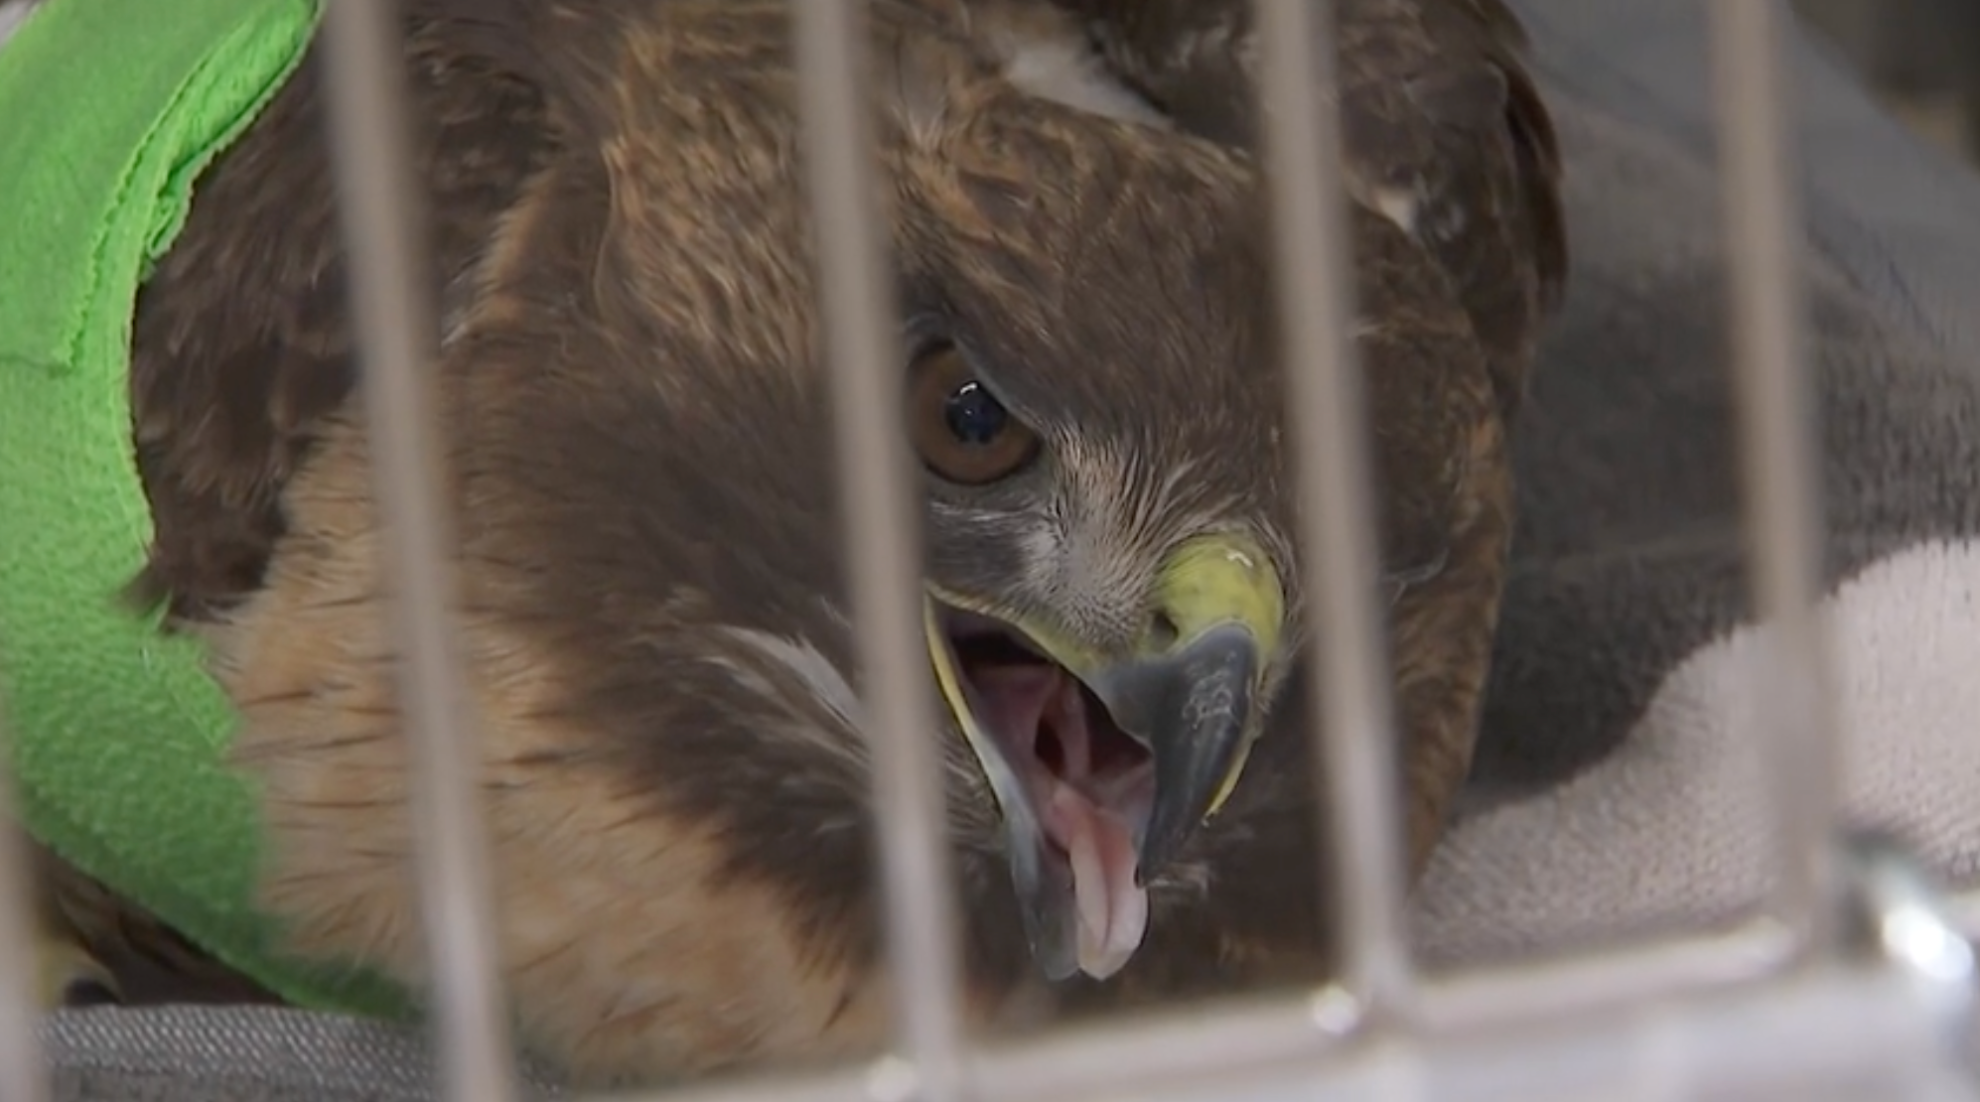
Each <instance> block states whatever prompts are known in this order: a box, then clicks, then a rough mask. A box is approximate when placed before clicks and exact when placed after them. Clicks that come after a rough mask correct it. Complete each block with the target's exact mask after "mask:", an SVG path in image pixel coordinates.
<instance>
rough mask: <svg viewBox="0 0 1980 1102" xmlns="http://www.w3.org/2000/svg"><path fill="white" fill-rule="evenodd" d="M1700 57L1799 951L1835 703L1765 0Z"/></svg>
mask: <svg viewBox="0 0 1980 1102" xmlns="http://www.w3.org/2000/svg"><path fill="white" fill-rule="evenodd" d="M1707 7H1708V8H1709V9H1710V10H1711V13H1712V15H1711V18H1712V23H1711V28H1712V34H1711V38H1712V42H1711V46H1712V49H1711V52H1712V65H1713V82H1714V90H1715V95H1716V98H1717V100H1718V103H1717V108H1718V111H1719V115H1720V120H1721V121H1720V123H1719V151H1720V156H1721V157H1722V158H1723V164H1722V165H1721V169H1720V171H1721V188H1722V193H1721V204H1722V205H1721V210H1722V211H1723V212H1724V214H1723V216H1722V217H1723V218H1724V219H1725V224H1726V225H1727V226H1728V228H1729V233H1728V235H1727V240H1728V243H1729V248H1728V249H1727V253H1728V265H1729V267H1728V274H1729V275H1730V277H1731V278H1730V287H1729V295H1730V300H1731V306H1732V321H1733V329H1734V332H1733V343H1734V351H1735V354H1736V359H1737V363H1736V364H1735V367H1734V374H1735V385H1736V388H1737V389H1736V396H1737V399H1738V406H1739V431H1740V459H1741V475H1742V482H1743V490H1744V498H1745V506H1744V517H1745V523H1746V529H1747V562H1748V570H1749V577H1751V578H1752V580H1753V582H1752V584H1753V587H1754V593H1755V597H1756V599H1757V605H1758V611H1759V613H1760V617H1761V626H1762V628H1763V635H1762V638H1763V642H1764V644H1765V646H1764V649H1763V651H1762V654H1763V658H1762V662H1763V663H1764V666H1763V670H1764V674H1763V680H1762V681H1761V682H1760V684H1758V685H1757V686H1755V688H1757V689H1758V690H1759V693H1760V695H1759V697H1758V699H1759V700H1760V701H1761V702H1763V706H1764V708H1765V709H1766V719H1765V721H1764V722H1765V723H1766V738H1767V740H1768V742H1767V749H1768V753H1769V754H1770V760H1769V762H1768V770H1767V772H1768V774H1769V775H1770V776H1771V777H1772V778H1773V781H1772V791H1771V793H1770V796H1771V797H1772V799H1773V801H1774V813H1775V816H1776V825H1777V830H1778V835H1777V837H1778V844H1779V846H1780V847H1781V848H1780V852H1781V855H1782V858H1783V860H1782V862H1781V879H1780V881H1779V883H1778V884H1777V885H1776V886H1775V889H1774V891H1773V893H1772V898H1771V899H1770V901H1769V902H1770V905H1771V906H1770V909H1771V910H1772V912H1773V916H1774V917H1775V918H1777V919H1778V920H1780V921H1781V922H1783V923H1785V924H1786V925H1787V926H1788V927H1789V928H1790V929H1791V930H1792V931H1793V932H1794V934H1795V935H1796V937H1797V939H1798V940H1799V941H1800V943H1801V951H1800V952H1799V953H1798V954H1797V956H1798V957H1800V958H1801V959H1804V960H1805V959H1809V958H1810V957H1811V956H1814V955H1820V954H1822V953H1825V952H1827V951H1828V949H1829V948H1831V946H1832V944H1833V938H1834V930H1833V929H1832V927H1833V926H1834V925H1835V923H1834V916H1833V915H1832V914H1831V913H1830V912H1831V911H1832V910H1833V903H1832V898H1831V892H1832V886H1833V884H1834V877H1835V858H1834V843H1833V839H1832V837H1831V831H1832V830H1833V823H1832V818H1831V817H1832V815H1833V814H1834V809H1835V807H1836V805H1837V793H1836V786H1837V770H1838V765H1837V754H1838V748H1837V739H1838V737H1839V732H1838V729H1837V728H1838V722H1837V719H1836V702H1835V696H1834V692H1833V681H1832V674H1831V670H1832V662H1833V658H1832V656H1831V654H1830V650H1829V640H1828V636H1827V633H1826V632H1825V631H1824V630H1823V624H1822V623H1821V619H1820V616H1819V612H1818V609H1819V605H1818V602H1819V601H1820V599H1821V590H1822V583H1821V566H1822V558H1823V542H1822V541H1823V538H1824V535H1825V532H1824V528H1823V522H1822V503H1821V498H1820V496H1819V494H1820V484H1819V482H1820V476H1819V473H1818V472H1819V471H1820V467H1819V466H1818V463H1819V461H1820V455H1819V454H1818V452H1817V450H1816V446H1815V431H1816V428H1815V426H1816V422H1815V407H1814V404H1813V402H1812V401H1811V400H1810V394H1809V386H1808V384H1807V381H1806V379H1805V377H1804V374H1803V364H1804V360H1803V355H1804V351H1803V345H1802V339H1803V335H1802V323H1803V318H1802V302H1801V298H1800V295H1801V291H1800V287H1799V284H1798V275H1799V273H1798V264H1799V260H1800V257H1801V238H1800V232H1801V215H1800V206H1799V202H1798V199H1799V197H1798V195H1797V194H1796V193H1795V190H1794V186H1793V177H1792V172H1793V166H1794V154H1793V148H1792V147H1793V137H1792V135H1791V133H1790V132H1789V128H1788V119H1787V110H1786V105H1785V98H1786V73H1785V72H1784V69H1783V65H1782V62H1781V59H1780V55H1781V48H1780V37H1781V28H1780V21H1781V19H1782V18H1783V16H1782V13H1781V11H1780V9H1779V6H1777V0H1715V2H1714V3H1712V4H1709V5H1707Z"/></svg>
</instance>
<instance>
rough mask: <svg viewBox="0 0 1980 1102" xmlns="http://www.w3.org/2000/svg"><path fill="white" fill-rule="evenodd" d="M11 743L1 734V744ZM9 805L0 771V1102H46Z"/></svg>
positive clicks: (30, 921)
mask: <svg viewBox="0 0 1980 1102" xmlns="http://www.w3.org/2000/svg"><path fill="white" fill-rule="evenodd" d="M4 705H5V702H4V701H0V711H4ZM11 741H12V740H11V739H8V738H7V737H6V731H5V730H4V729H0V745H4V744H10V743H11ZM13 806H14V785H13V777H12V776H11V775H8V774H5V773H4V771H0V1102H47V1100H48V1096H49V1084H48V1068H47V1066H46V1062H45V1060H44V1059H43V1055H42V1051H41V1045H40V1043H39V1040H38V1038H37V1037H36V1036H35V1019H36V1017H37V1015H36V1013H35V999H34V992H35V987H36V983H37V982H38V977H39V975H40V970H39V967H38V965H39V962H38V961H37V960H36V959H35V944H34V928H35V923H34V910H33V908H34V904H35V898H34V891H33V884H32V882H31V881H30V880H29V879H28V862H27V846H26V845H24V844H23V841H22V838H21V834H20V827H19V825H18V820H17V819H15V817H14V815H13Z"/></svg>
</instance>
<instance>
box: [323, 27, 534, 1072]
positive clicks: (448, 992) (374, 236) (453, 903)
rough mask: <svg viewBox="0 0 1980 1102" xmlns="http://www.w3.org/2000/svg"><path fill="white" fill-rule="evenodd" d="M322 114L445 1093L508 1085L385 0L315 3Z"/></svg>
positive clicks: (431, 331)
mask: <svg viewBox="0 0 1980 1102" xmlns="http://www.w3.org/2000/svg"><path fill="white" fill-rule="evenodd" d="M323 33H324V36H325V37H324V42H325V46H326V50H325V57H326V65H327V68H328V77H329V80H328V83H329V94H328V96H327V101H328V111H327V115H328V122H329V140H330V146H331V153H332V160H333V161H334V162H335V164H334V168H335V171H336V184H337V194H338V207H339V210H340V212H341V215H342V219H343V227H342V228H343V234H344V239H345V247H346V249H347V250H348V252H349V256H350V275H349V280H348V283H349V287H350V293H351V309H352V319H353V326H354V329H355V330H356V337H357V349H358V358H359V361H360V363H361V365H362V368H361V370H362V376H363V385H362V386H361V387H360V388H359V391H360V393H361V394H362V395H363V396H364V409H365V418H366V423H367V428H368V429H369V430H370V440H371V466H372V472H371V473H372V486H373V491H374V493H376V494H377V497H378V504H379V516H378V525H379V528H380V530H381V533H382V535H383V539H382V541H381V543H382V545H383V548H384V555H385V577H386V579H387V584H388V585H391V586H393V587H394V588H395V589H396V593H395V594H394V600H393V602H392V603H393V605H394V614H395V616H396V618H397V623H396V624H395V625H394V626H395V627H396V628H397V629H398V631H399V633H400V637H401V638H402V639H403V640H404V642H405V645H404V646H402V647H401V648H400V656H399V664H400V676H399V691H400V695H401V699H402V700H403V702H404V703H403V708H404V714H405V716H406V718H407V720H408V722H407V723H406V727H407V728H408V730H407V735H408V736H409V746H408V749H409V751H410V754H409V758H410V765H411V770H412V781H413V784H412V786H411V788H410V792H409V796H410V800H411V807H410V808H409V809H408V813H409V814H410V816H411V820H412V825H413V835H414V837H413V851H414V860H415V864H416V866H417V868H416V872H417V875H418V878H419V884H420V888H419V893H420V903H421V907H420V911H421V915H422V916H423V918H424V920H425V935H426V947H427V954H428V957H429V959H430V960H431V961H432V987H433V992H434V996H435V997H434V999H433V1021H434V1027H435V1032H436V1035H437V1040H438V1044H439V1053H438V1056H439V1067H440V1075H441V1081H442V1082H443V1083H444V1084H446V1091H447V1093H448V1096H449V1097H453V1098H462V1099H467V1098H474V1099H481V1100H485V1102H509V1100H510V1099H513V1098H514V1097H515V1096H516V1091H517V1083H516V1081H515V1068H514V1063H513V1060H512V1059H511V1058H510V1057H509V1052H510V1047H511V1046H510V1038H509V1033H508V1024H509V1023H508V1015H507V1013H506V1010H505V1007H504V1005H503V996H502V990H501V977H500V974H499V972H498V969H497V961H498V959H499V958H498V950H497V946H496V931H495V921H494V915H495V913H496V909H495V908H494V907H493V906H491V905H490V904H491V903H492V901H493V898H494V896H493V889H492V887H491V886H490V877H489V871H488V864H489V854H488V844H487V839H486V836H485V831H484V827H483V824H482V816H481V810H480V807H481V804H480V795H481V786H480V779H479V777H480V755H479V754H477V753H476V752H475V750H474V744H473V742H472V741H471V737H472V736H471V735H470V733H469V732H470V730H471V725H472V723H473V720H472V718H471V716H472V711H473V707H472V698H471V696H470V694H469V692H468V689H467V682H466V677H465V667H464V664H463V656H462V655H461V653H460V647H459V643H458V641H457V639H456V637H455V633H454V620H453V606H454V585H453V581H452V578H451V576H450V574H449V572H448V569H447V563H448V562H450V561H452V558H453V556H452V555H451V554H450V552H451V550H452V542H453V533H452V530H451V529H452V523H451V521H450V520H449V519H448V518H450V517H451V516H452V509H451V508H450V507H449V506H448V505H447V496H446V494H445V493H444V492H443V489H442V487H443V486H444V485H445V477H446V472H445V470H444V469H443V467H442V462H443V458H442V453H441V450H440V448H439V447H438V446H437V443H436V440H435V436H436V433H435V432H434V429H435V427H436V424H437V419H436V417H435V412H436V410H437V408H438V403H437V402H436V400H435V395H434V394H433V390H434V387H433V383H432V379H433V372H432V371H430V370H428V365H429V364H430V363H431V362H432V361H433V359H434V358H435V356H436V355H437V354H438V350H439V339H440V337H439V322H438V314H437V313H436V312H435V310H434V307H433V303H432V301H431V298H432V295H431V293H430V291H429V290H428V288H429V286H430V285H431V279H430V267H431V264H430V260H429V258H428V257H427V256H426V255H425V254H424V252H423V251H421V249H420V246H419V243H420V242H423V241H425V240H426V236H425V234H424V233H423V232H421V231H422V230H423V229H424V219H425V213H424V210H423V209H422V208H423V206H424V203H423V201H422V200H420V199H419V198H418V197H417V196H418V193H419V189H418V188H417V187H415V184H414V179H415V178H414V176H413V167H412V141H411V136H410V128H409V127H408V126H407V124H406V117H407V108H408V104H409V103H410V102H411V97H410V96H409V95H408V93H407V91H406V87H405V84H406V75H405V65H404V63H403V62H402V61H401V58H402V56H403V51H402V48H401V45H400V44H401V41H402V39H403V33H404V32H403V31H402V29H401V26H400V20H399V7H398V5H397V4H396V3H392V2H384V3H380V2H378V0H361V2H353V0H330V2H329V4H328V6H327V9H326V10H325V12H324V25H323Z"/></svg>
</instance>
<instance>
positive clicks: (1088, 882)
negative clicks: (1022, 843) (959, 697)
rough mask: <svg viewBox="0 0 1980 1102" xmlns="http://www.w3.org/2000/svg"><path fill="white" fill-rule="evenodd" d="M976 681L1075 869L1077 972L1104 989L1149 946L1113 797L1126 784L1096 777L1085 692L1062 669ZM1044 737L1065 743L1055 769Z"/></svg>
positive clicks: (1008, 672) (1131, 846)
mask: <svg viewBox="0 0 1980 1102" xmlns="http://www.w3.org/2000/svg"><path fill="white" fill-rule="evenodd" d="M971 680H972V681H974V682H975V686H974V687H975V689H976V690H977V692H978V694H979V695H980V701H979V703H980V706H981V708H982V718H984V719H985V720H987V721H988V724H989V726H990V728H991V729H992V730H993V731H995V732H996V733H997V736H998V737H999V739H1000V740H1001V741H1003V743H1004V748H1005V752H1006V753H1007V754H1010V755H1011V756H1013V757H1014V758H1017V759H1019V761H1020V762H1021V763H1022V764H1021V767H1020V772H1021V773H1024V774H1026V775H1028V776H1029V777H1030V778H1031V783H1032V795H1033V799H1034V800H1035V801H1036V803H1035V805H1034V806H1036V807H1037V810H1038V816H1039V818H1040V820H1042V822H1041V824H1040V825H1041V826H1042V827H1043V828H1044V833H1045V836H1046V839H1047V840H1048V841H1049V842H1050V847H1048V848H1051V849H1054V850H1058V851H1062V853H1063V855H1064V859H1065V860H1066V862H1067V864H1068V866H1069V867H1070V872H1071V874H1072V876H1071V878H1072V888H1073V899H1072V901H1071V902H1072V903H1073V905H1074V910H1075V916H1076V918H1077V920H1078V931H1079V942H1078V954H1079V955H1078V962H1079V970H1080V971H1082V972H1084V973H1086V974H1087V975H1089V976H1091V977H1093V978H1094V979H1106V978H1107V977H1109V976H1111V975H1113V974H1114V973H1115V972H1117V971H1119V970H1120V969H1121V967H1122V966H1123V965H1125V964H1126V963H1127V962H1128V960H1129V959H1130V958H1131V957H1133V956H1134V952H1135V950H1136V949H1137V948H1139V947H1140V945H1141V939H1142V936H1143V934H1144V933H1146V931H1147V928H1148V892H1147V889H1145V888H1143V887H1142V886H1141V885H1140V884H1138V883H1136V881H1135V866H1136V862H1137V861H1138V860H1139V855H1138V853H1137V849H1138V847H1137V846H1136V844H1135V838H1134V831H1133V828H1132V827H1130V826H1129V824H1128V823H1127V822H1125V821H1124V813H1123V812H1122V811H1120V810H1117V809H1116V808H1115V807H1114V806H1111V805H1113V804H1115V803H1118V802H1119V801H1117V800H1114V799H1111V798H1110V797H1111V796H1113V795H1116V793H1110V792H1108V791H1107V790H1108V789H1109V788H1110V787H1117V786H1118V784H1119V778H1116V777H1106V776H1098V775H1096V774H1095V770H1094V764H1095V763H1094V760H1093V757H1094V754H1093V751H1094V732H1093V731H1092V729H1091V728H1090V726H1089V725H1088V715H1087V711H1086V702H1085V700H1084V699H1083V698H1082V696H1081V694H1080V689H1079V683H1078V682H1077V681H1076V680H1075V679H1074V678H1073V677H1072V676H1071V675H1070V674H1067V673H1066V672H1065V671H1064V670H1062V669H1059V668H1058V667H1056V666H1051V665H1046V664H1044V663H1028V662H1027V663H1019V664H1013V665H1001V664H998V665H986V666H984V667H981V668H979V669H976V670H973V671H972V677H971ZM1041 735H1045V736H1046V737H1049V738H1054V739H1056V740H1057V742H1058V751H1059V753H1058V755H1056V756H1057V757H1058V758H1059V761H1058V762H1056V763H1055V765H1056V767H1055V765H1048V764H1047V763H1046V760H1045V758H1044V757H1042V756H1041V755H1040V751H1039V745H1038V744H1039V739H1040V736H1041ZM1014 764H1018V763H1017V762H1014ZM1110 781H1111V782H1113V784H1109V782H1110Z"/></svg>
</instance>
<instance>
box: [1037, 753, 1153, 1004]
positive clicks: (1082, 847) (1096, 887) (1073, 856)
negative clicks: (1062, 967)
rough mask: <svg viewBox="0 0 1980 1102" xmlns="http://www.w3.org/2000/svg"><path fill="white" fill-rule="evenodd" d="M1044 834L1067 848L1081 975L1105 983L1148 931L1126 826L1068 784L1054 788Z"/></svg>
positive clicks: (1143, 897)
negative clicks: (1077, 916)
mask: <svg viewBox="0 0 1980 1102" xmlns="http://www.w3.org/2000/svg"><path fill="white" fill-rule="evenodd" d="M1044 818H1045V831H1046V833H1047V834H1048V835H1050V836H1051V838H1052V840H1053V841H1054V842H1056V843H1058V844H1059V845H1061V846H1063V847H1065V850H1066V857H1067V860H1068V861H1069V862H1070V863H1071V865H1072V881H1073V899H1074V902H1075V903H1076V904H1077V905H1078V908H1079V970H1080V971H1082V972H1084V973H1086V974H1087V975H1089V976H1092V977H1093V978H1094V979H1097V980H1104V979H1106V978H1107V977H1108V976H1111V975H1113V974H1114V973H1115V972H1118V971H1120V969H1121V966H1122V965H1124V964H1126V963H1127V962H1128V959H1129V958H1130V957H1132V956H1134V951H1135V950H1136V949H1138V948H1140V946H1141V938H1142V935H1143V934H1144V933H1145V932H1146V931H1147V929H1148V891H1147V889H1145V888H1143V887H1142V886H1141V885H1140V884H1137V883H1135V876H1134V872H1135V860H1136V855H1135V845H1134V838H1133V836H1132V835H1131V834H1130V833H1129V831H1128V828H1127V827H1126V825H1124V824H1123V823H1121V822H1120V820H1118V819H1116V818H1114V817H1113V816H1112V815H1109V814H1108V813H1107V812H1106V811H1104V810H1102V809H1101V808H1099V807H1097V806H1095V805H1094V803H1093V801H1091V800H1089V799H1087V798H1086V797H1085V796H1084V795H1082V794H1081V793H1080V792H1079V790H1078V789H1075V788H1073V787H1072V786H1071V785H1068V784H1060V785H1056V786H1055V787H1054V791H1053V793H1052V798H1051V801H1050V803H1048V804H1047V805H1046V809H1045V816H1044Z"/></svg>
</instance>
